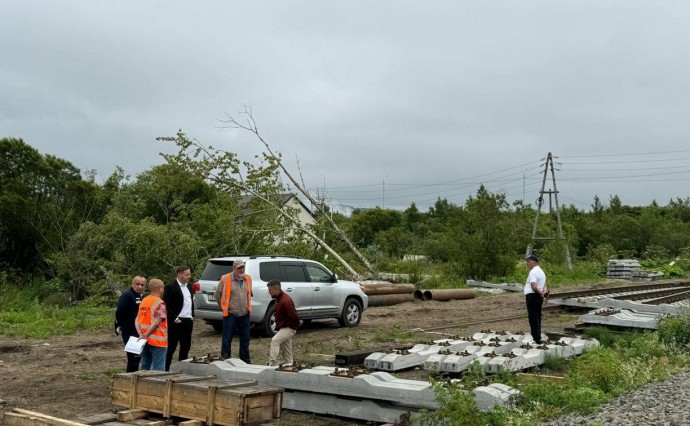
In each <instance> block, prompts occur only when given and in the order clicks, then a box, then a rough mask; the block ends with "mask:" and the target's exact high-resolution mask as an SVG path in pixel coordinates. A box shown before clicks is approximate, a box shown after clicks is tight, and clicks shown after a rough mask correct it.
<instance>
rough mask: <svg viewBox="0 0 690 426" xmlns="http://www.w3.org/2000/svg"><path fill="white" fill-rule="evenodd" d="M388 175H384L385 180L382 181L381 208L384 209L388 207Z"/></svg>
mask: <svg viewBox="0 0 690 426" xmlns="http://www.w3.org/2000/svg"><path fill="white" fill-rule="evenodd" d="M387 177H388V175H386V176H384V177H383V180H382V181H381V208H382V209H383V210H385V209H386V178H387Z"/></svg>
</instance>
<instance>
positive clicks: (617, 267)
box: [606, 259, 640, 280]
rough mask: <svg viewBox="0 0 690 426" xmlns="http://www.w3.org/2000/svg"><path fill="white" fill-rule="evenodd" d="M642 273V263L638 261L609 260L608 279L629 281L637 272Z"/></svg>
mask: <svg viewBox="0 0 690 426" xmlns="http://www.w3.org/2000/svg"><path fill="white" fill-rule="evenodd" d="M639 271H640V262H638V261H637V260H636V259H612V260H609V263H608V266H607V270H606V278H610V279H620V280H629V279H632V276H633V274H634V273H635V272H639Z"/></svg>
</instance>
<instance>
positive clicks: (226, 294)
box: [220, 273, 252, 317]
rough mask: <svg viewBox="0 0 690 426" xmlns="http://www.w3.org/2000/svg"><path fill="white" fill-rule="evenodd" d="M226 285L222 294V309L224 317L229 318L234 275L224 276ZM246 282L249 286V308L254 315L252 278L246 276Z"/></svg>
mask: <svg viewBox="0 0 690 426" xmlns="http://www.w3.org/2000/svg"><path fill="white" fill-rule="evenodd" d="M224 278H225V283H224V284H223V291H222V292H221V293H220V307H221V308H223V316H224V317H227V316H228V309H229V308H230V296H231V295H232V273H230V274H226V275H224ZM244 282H245V283H246V284H247V308H248V309H249V313H250V314H251V313H252V277H250V276H249V275H247V274H244Z"/></svg>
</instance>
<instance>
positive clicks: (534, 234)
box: [525, 152, 573, 271]
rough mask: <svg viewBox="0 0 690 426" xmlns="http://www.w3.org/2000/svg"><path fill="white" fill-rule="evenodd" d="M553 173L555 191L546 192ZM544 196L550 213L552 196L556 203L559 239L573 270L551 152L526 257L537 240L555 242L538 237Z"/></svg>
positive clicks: (550, 238)
mask: <svg viewBox="0 0 690 426" xmlns="http://www.w3.org/2000/svg"><path fill="white" fill-rule="evenodd" d="M549 170H550V171H551V180H552V183H553V189H549V190H546V189H545V187H546V175H547V173H548V172H549ZM544 194H549V212H550V213H553V210H552V196H553V200H555V203H556V221H557V223H558V237H557V238H558V239H559V240H560V241H561V244H562V245H563V249H564V251H565V263H566V264H567V265H568V269H570V270H571V271H572V270H573V264H572V261H571V260H570V250H569V249H568V242H567V241H566V240H565V236H564V235H563V225H562V224H561V210H560V207H559V205H558V190H557V189H556V173H555V172H554V170H553V156H552V155H551V153H550V152H549V153H548V155H547V156H546V162H545V163H544V177H543V179H542V181H541V190H540V191H539V198H537V216H536V217H535V218H534V228H533V230H532V241H531V242H530V243H529V244H528V245H527V251H526V252H525V257H527V256H529V255H530V254H532V247H533V244H534V242H535V241H537V240H553V239H554V238H553V237H537V228H538V225H539V217H540V216H541V206H542V205H543V204H544Z"/></svg>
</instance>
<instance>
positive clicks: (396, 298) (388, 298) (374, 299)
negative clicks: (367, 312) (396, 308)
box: [369, 293, 414, 307]
mask: <svg viewBox="0 0 690 426" xmlns="http://www.w3.org/2000/svg"><path fill="white" fill-rule="evenodd" d="M412 301H414V297H413V296H412V293H407V294H380V295H376V296H369V307H372V306H390V305H397V304H400V303H405V302H412Z"/></svg>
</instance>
